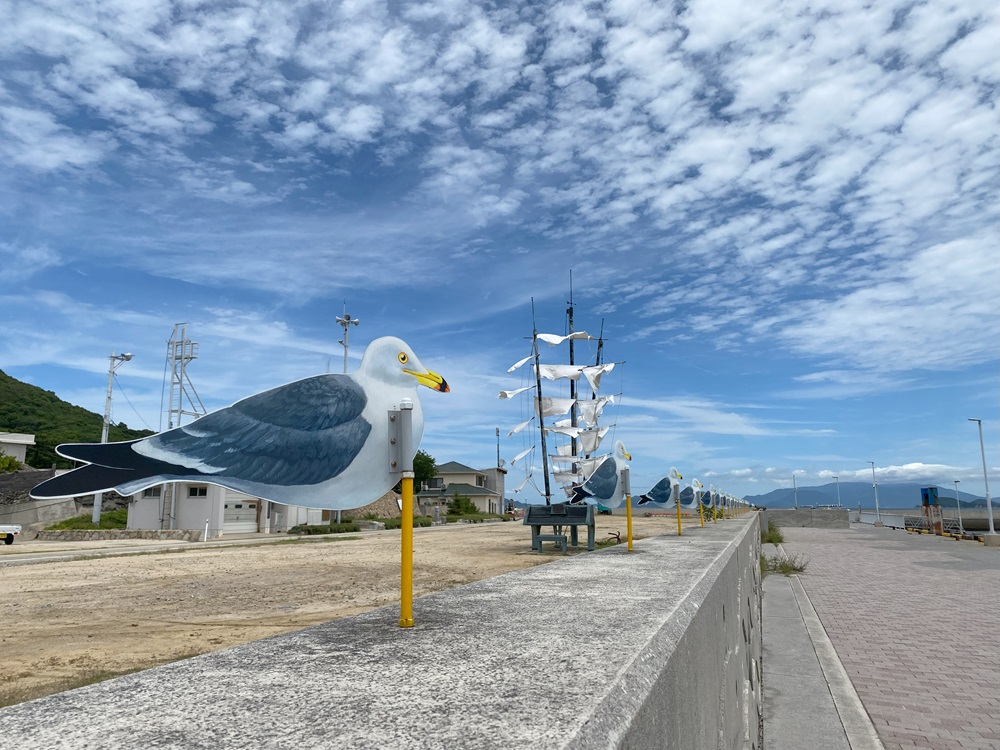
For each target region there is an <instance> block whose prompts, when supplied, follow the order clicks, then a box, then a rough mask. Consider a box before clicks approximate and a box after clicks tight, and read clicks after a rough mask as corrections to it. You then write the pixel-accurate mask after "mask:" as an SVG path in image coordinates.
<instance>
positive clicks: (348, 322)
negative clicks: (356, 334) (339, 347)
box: [337, 300, 361, 373]
mask: <svg viewBox="0 0 1000 750" xmlns="http://www.w3.org/2000/svg"><path fill="white" fill-rule="evenodd" d="M337 322H338V323H340V325H342V326H343V327H344V338H342V339H341V340H340V341H338V342H337V343H338V344H343V345H344V372H345V373H346V372H347V343H348V336H349V334H350V330H351V328H350V327H351V326H356V325H358V324H359V323H361V320H360V318H352V317H351V314H350V313H349V312H347V300H344V314H343V315H340V316H338V317H337Z"/></svg>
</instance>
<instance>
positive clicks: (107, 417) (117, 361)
mask: <svg viewBox="0 0 1000 750" xmlns="http://www.w3.org/2000/svg"><path fill="white" fill-rule="evenodd" d="M108 359H109V360H110V363H109V364H108V390H107V393H105V395H104V424H103V425H102V426H101V443H102V444H103V443H106V442H108V425H109V424H110V423H111V383H112V380H113V379H114V377H115V370H117V369H118V368H119V367H121V366H122V365H123V364H125V363H126V362H128V361H129V360H130V359H132V355H131V354H128V353H126V354H115V353H114V351H112V352H111V356H110V357H108ZM103 501H104V493H102V492H95V493H94V512H93V514H92V515H91V516H90V520H91V521H92V522H93V523H94V525H95V526H99V525H100V523H101V503H102V502H103Z"/></svg>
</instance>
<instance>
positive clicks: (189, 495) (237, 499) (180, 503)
mask: <svg viewBox="0 0 1000 750" xmlns="http://www.w3.org/2000/svg"><path fill="white" fill-rule="evenodd" d="M330 513H331V511H328V510H326V511H325V510H322V509H319V508H302V507H299V506H293V505H282V504H280V503H272V502H270V501H269V500H261V499H260V498H257V497H251V496H250V495H244V494H243V493H242V492H235V491H234V490H227V489H226V488H225V487H219V486H218V485H214V484H202V483H197V482H174V483H172V484H168V485H160V486H158V487H150V488H149V489H147V490H144V491H143V492H141V493H138V494H135V495H132V497H131V498H130V502H129V506H128V528H129V529H205V528H206V526H207V528H208V536H209V538H212V537H219V536H223V535H225V534H254V533H284V532H286V531H288V530H289V529H290V528H292V527H293V526H297V525H299V524H303V523H309V524H321V523H327V522H329V518H330Z"/></svg>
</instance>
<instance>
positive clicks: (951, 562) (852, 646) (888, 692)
mask: <svg viewBox="0 0 1000 750" xmlns="http://www.w3.org/2000/svg"><path fill="white" fill-rule="evenodd" d="M782 532H783V533H784V536H785V544H784V545H783V546H784V549H785V551H786V552H787V553H788V554H791V555H796V556H799V557H801V558H802V559H806V560H808V565H807V568H806V572H805V573H804V574H803V575H802V576H800V580H801V582H802V584H803V585H804V587H805V590H806V592H807V594H808V595H809V598H810V600H811V601H812V604H813V606H814V607H815V608H816V612H817V613H818V614H819V617H820V620H821V621H822V622H823V626H824V627H825V628H826V631H827V633H828V634H829V636H830V640H831V641H832V642H833V645H834V646H835V648H836V650H837V654H838V656H839V657H840V659H841V661H842V662H843V664H844V668H845V669H846V670H847V673H848V675H850V678H851V680H852V681H853V683H854V687H855V689H856V690H857V692H858V695H859V696H860V698H861V701H862V702H863V703H864V706H865V708H866V709H867V711H868V714H869V715H870V716H871V718H872V721H873V722H874V724H875V728H876V730H877V731H878V734H879V737H880V738H881V740H882V742H883V743H884V744H885V747H886V750H912V749H913V748H928V749H930V750H950V749H951V748H955V749H956V750H969V749H970V748H973V749H981V750H986V749H987V748H990V749H992V750H997V749H998V748H1000V549H987V548H985V547H983V546H982V545H981V544H978V543H972V542H958V541H955V540H952V539H947V538H939V537H930V536H917V535H913V534H907V533H906V532H904V531H894V530H891V529H875V528H870V527H858V528H852V529H851V530H849V531H848V530H829V529H804V528H785V529H782Z"/></svg>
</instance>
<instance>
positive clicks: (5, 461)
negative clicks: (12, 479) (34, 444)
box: [0, 451, 21, 474]
mask: <svg viewBox="0 0 1000 750" xmlns="http://www.w3.org/2000/svg"><path fill="white" fill-rule="evenodd" d="M20 468H21V463H20V462H19V461H18V460H17V459H16V458H14V457H13V456H6V455H4V452H3V451H0V474H10V473H11V472H15V471H18V470H19V469H20Z"/></svg>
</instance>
